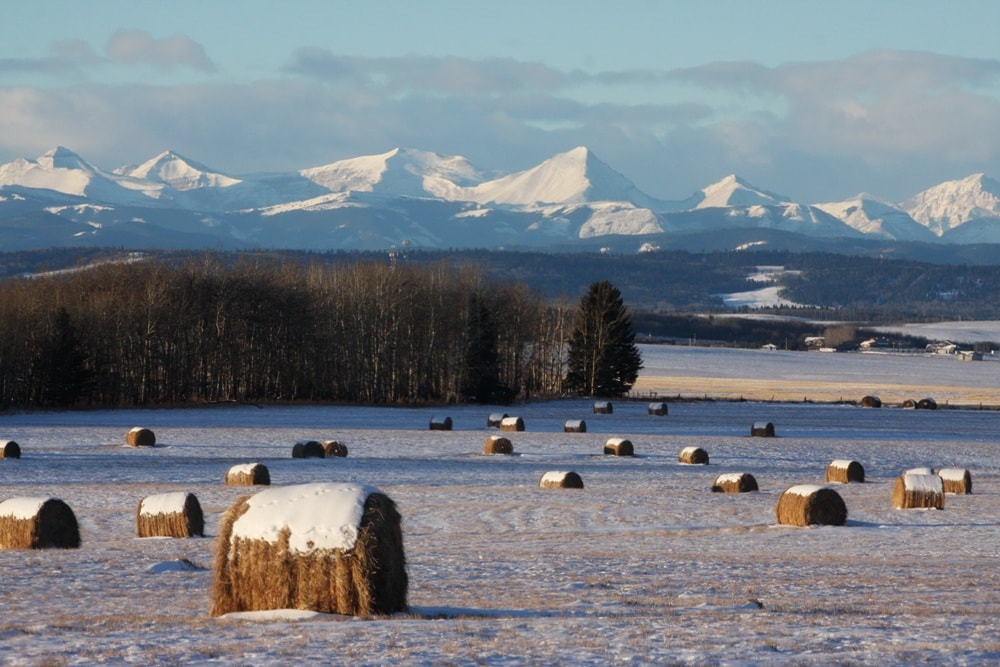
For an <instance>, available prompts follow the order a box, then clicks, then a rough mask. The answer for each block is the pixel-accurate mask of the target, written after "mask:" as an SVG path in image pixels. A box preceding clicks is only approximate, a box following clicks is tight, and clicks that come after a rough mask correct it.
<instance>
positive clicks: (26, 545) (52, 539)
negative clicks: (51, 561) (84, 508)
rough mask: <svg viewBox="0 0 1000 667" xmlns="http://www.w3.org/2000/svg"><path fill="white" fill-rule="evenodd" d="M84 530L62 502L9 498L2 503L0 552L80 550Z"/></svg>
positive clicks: (53, 499)
mask: <svg viewBox="0 0 1000 667" xmlns="http://www.w3.org/2000/svg"><path fill="white" fill-rule="evenodd" d="M79 546H80V528H79V526H78V525H77V523H76V515H75V514H73V510H72V509H70V507H69V505H67V504H66V503H64V502H63V501H61V500H59V499H58V498H9V499H7V500H5V501H3V502H0V549H76V548H77V547H79Z"/></svg>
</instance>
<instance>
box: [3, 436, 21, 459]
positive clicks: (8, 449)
mask: <svg viewBox="0 0 1000 667" xmlns="http://www.w3.org/2000/svg"><path fill="white" fill-rule="evenodd" d="M19 458H21V445H19V444H17V443H16V442H14V441H13V440H0V459H19Z"/></svg>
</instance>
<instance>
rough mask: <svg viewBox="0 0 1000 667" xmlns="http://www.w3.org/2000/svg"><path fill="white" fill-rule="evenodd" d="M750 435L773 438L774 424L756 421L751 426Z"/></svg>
mask: <svg viewBox="0 0 1000 667" xmlns="http://www.w3.org/2000/svg"><path fill="white" fill-rule="evenodd" d="M750 435H751V436H753V437H756V438H773V437H774V424H772V423H771V422H754V423H753V425H752V426H751V427H750Z"/></svg>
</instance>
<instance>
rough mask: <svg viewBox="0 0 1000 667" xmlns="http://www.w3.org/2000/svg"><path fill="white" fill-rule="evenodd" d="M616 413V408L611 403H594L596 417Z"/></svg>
mask: <svg viewBox="0 0 1000 667" xmlns="http://www.w3.org/2000/svg"><path fill="white" fill-rule="evenodd" d="M614 411H615V406H614V405H612V404H611V401H597V402H596V403H594V414H595V415H610V414H612V413H613V412H614Z"/></svg>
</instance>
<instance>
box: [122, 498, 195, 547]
mask: <svg viewBox="0 0 1000 667" xmlns="http://www.w3.org/2000/svg"><path fill="white" fill-rule="evenodd" d="M175 500H179V501H180V502H174V501H175ZM135 530H136V534H137V535H138V536H139V537H195V536H199V537H204V536H205V515H204V514H203V513H202V511H201V503H199V502H198V498H197V496H195V495H194V494H193V493H185V494H170V493H166V494H159V495H155V496H147V497H145V498H143V499H142V500H140V501H139V506H138V507H136V510H135Z"/></svg>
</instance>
